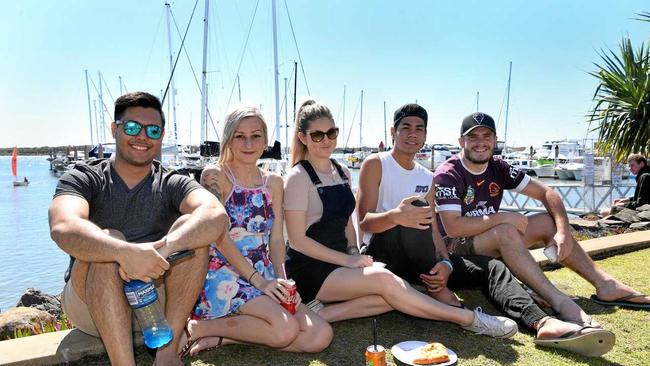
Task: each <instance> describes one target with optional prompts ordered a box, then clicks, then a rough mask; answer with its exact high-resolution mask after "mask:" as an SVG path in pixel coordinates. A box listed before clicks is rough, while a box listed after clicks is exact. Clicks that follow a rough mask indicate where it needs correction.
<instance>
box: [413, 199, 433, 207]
mask: <svg viewBox="0 0 650 366" xmlns="http://www.w3.org/2000/svg"><path fill="white" fill-rule="evenodd" d="M411 204H412V205H413V206H417V207H427V206H429V202H427V200H425V199H424V197H420V198H418V199H416V200H415V201H413V202H411Z"/></svg>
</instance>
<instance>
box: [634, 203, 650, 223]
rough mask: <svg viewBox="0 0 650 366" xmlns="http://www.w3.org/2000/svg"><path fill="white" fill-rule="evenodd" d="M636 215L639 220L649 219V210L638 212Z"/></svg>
mask: <svg viewBox="0 0 650 366" xmlns="http://www.w3.org/2000/svg"><path fill="white" fill-rule="evenodd" d="M644 206H650V205H644ZM636 217H638V218H639V220H641V221H650V211H643V212H639V213H638V214H637V215H636Z"/></svg>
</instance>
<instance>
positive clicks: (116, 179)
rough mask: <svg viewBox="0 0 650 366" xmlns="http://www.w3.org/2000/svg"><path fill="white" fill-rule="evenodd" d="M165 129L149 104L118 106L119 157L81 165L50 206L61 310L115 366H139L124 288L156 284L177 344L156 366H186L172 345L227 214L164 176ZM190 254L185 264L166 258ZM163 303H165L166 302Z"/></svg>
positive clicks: (148, 98) (201, 192) (127, 100)
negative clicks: (63, 266) (62, 260)
mask: <svg viewBox="0 0 650 366" xmlns="http://www.w3.org/2000/svg"><path fill="white" fill-rule="evenodd" d="M164 127H165V119H164V115H163V113H162V110H161V105H160V101H159V100H158V98H156V97H155V96H153V95H151V94H148V93H143V92H136V93H129V94H126V95H123V96H121V97H119V98H118V99H117V100H116V101H115V122H113V123H112V124H111V131H112V134H113V137H114V138H115V142H116V152H115V156H114V157H112V158H110V159H98V160H95V161H92V162H89V163H79V164H77V165H76V166H75V167H74V169H72V170H71V171H69V172H67V173H66V174H64V175H63V176H62V177H61V179H60V181H59V184H58V185H57V188H56V193H55V195H54V199H53V200H52V203H51V205H50V209H49V217H50V230H51V236H52V239H53V240H54V241H55V242H56V243H57V244H58V245H59V247H60V248H61V249H62V250H63V251H65V252H66V253H68V254H69V255H70V257H71V261H70V267H69V268H68V271H67V272H66V276H65V280H66V286H65V288H64V291H63V295H62V303H63V309H64V311H65V313H66V314H67V316H68V317H69V319H70V320H71V321H72V323H73V324H75V325H76V326H77V328H78V329H80V330H81V331H83V332H85V333H88V334H91V335H94V336H99V337H101V339H102V341H103V342H104V346H105V347H106V351H107V353H108V357H109V358H110V360H111V363H112V364H116V365H135V359H134V355H133V341H132V312H131V308H130V307H129V304H128V303H127V301H126V297H125V295H124V291H123V288H122V286H123V283H124V281H129V280H132V279H138V280H142V281H145V282H150V281H152V280H153V281H156V287H157V288H158V289H159V291H160V292H161V293H162V294H161V299H162V298H163V296H162V295H163V294H164V299H163V301H162V303H163V304H164V305H166V306H165V316H166V318H167V321H168V322H169V325H170V326H171V328H172V330H173V333H174V337H173V340H172V341H171V342H170V343H169V344H167V345H166V346H164V347H162V348H160V349H158V351H157V354H156V362H155V364H157V365H163V364H165V365H182V362H181V360H180V358H179V356H178V355H177V352H176V351H177V349H178V339H180V334H181V332H182V331H183V329H184V326H185V322H186V320H187V317H188V315H189V313H190V310H191V309H192V306H193V305H194V302H195V301H196V299H197V298H198V295H199V292H200V290H201V288H202V285H203V280H204V278H205V275H206V271H207V260H208V244H209V243H210V242H213V241H215V240H217V239H218V238H220V237H221V236H222V235H223V234H224V233H225V232H226V229H227V227H228V226H227V225H228V218H227V214H226V212H225V210H224V208H223V206H221V204H220V203H219V202H218V201H217V199H216V198H215V197H214V196H213V195H212V194H211V193H209V192H208V191H206V190H205V189H203V188H202V187H201V186H200V185H199V184H198V183H197V182H196V181H194V180H193V179H191V178H189V177H185V176H182V175H180V174H177V173H175V172H173V171H168V170H166V169H165V168H163V167H162V166H161V165H160V162H158V161H156V160H154V158H155V157H157V156H159V154H160V151H161V145H162V138H163V136H164ZM186 249H189V250H194V251H195V255H194V256H193V257H192V258H190V259H189V260H185V261H182V262H179V263H177V264H174V265H171V266H170V263H169V262H167V260H166V258H167V257H168V256H169V255H170V254H171V253H174V252H177V251H181V250H186ZM165 300H166V301H165Z"/></svg>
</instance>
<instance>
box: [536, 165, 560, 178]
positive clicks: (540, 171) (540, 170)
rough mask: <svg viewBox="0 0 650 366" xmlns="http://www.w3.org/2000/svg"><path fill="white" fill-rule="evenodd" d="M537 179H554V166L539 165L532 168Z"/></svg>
mask: <svg viewBox="0 0 650 366" xmlns="http://www.w3.org/2000/svg"><path fill="white" fill-rule="evenodd" d="M533 171H534V172H535V175H537V176H538V177H539V178H555V164H541V165H537V166H535V167H533Z"/></svg>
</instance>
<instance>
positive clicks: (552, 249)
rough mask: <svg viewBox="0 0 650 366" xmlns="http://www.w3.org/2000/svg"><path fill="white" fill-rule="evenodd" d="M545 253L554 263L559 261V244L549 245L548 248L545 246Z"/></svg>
mask: <svg viewBox="0 0 650 366" xmlns="http://www.w3.org/2000/svg"><path fill="white" fill-rule="evenodd" d="M544 255H545V256H546V258H548V260H549V261H551V262H552V263H557V246H555V245H549V246H547V247H546V248H544Z"/></svg>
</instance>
